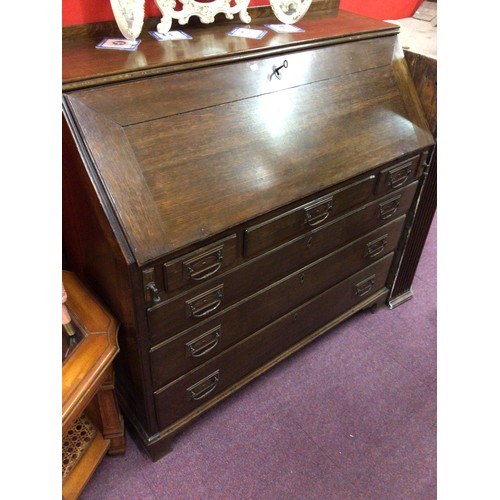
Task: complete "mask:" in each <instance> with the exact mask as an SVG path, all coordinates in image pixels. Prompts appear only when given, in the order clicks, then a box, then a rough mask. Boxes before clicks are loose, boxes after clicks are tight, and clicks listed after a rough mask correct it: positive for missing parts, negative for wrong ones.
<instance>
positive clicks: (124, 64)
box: [62, 10, 399, 90]
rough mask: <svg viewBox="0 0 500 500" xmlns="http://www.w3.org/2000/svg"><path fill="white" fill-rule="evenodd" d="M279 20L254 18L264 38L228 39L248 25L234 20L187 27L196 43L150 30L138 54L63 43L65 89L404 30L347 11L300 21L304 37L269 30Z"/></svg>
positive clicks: (88, 40) (90, 43) (91, 41)
mask: <svg viewBox="0 0 500 500" xmlns="http://www.w3.org/2000/svg"><path fill="white" fill-rule="evenodd" d="M250 14H251V11H250ZM277 22H278V20H277V19H276V18H267V19H265V18H261V19H255V20H252V23H251V24H250V25H249V27H250V28H254V29H266V30H267V34H266V35H265V36H264V37H263V38H262V39H259V40H254V39H249V38H237V37H231V36H228V32H229V31H230V30H231V29H232V28H234V26H235V25H239V26H243V24H242V23H241V22H239V23H237V22H236V21H234V20H233V21H227V20H224V21H222V22H220V23H219V22H218V23H215V24H211V25H208V26H205V25H202V26H191V25H188V26H187V27H182V29H183V30H185V31H188V32H189V34H190V35H191V36H192V39H191V40H183V41H180V40H178V41H175V42H159V41H158V40H156V39H155V38H153V37H152V36H151V35H150V34H149V33H147V31H146V29H145V28H144V29H143V31H142V33H141V34H140V37H139V39H140V40H141V43H140V45H139V47H138V48H137V49H136V50H135V51H133V52H129V51H117V50H99V49H96V48H95V46H96V45H97V43H98V42H99V41H100V40H101V39H102V38H103V37H102V35H94V36H87V37H85V38H72V39H63V44H62V82H63V89H65V90H66V89H70V88H78V87H81V86H82V85H90V84H92V85H93V84H100V83H107V82H109V81H116V80H124V79H131V78H139V77H143V76H147V75H150V74H155V73H162V72H168V71H175V70H177V69H178V68H179V67H182V66H186V65H188V66H197V65H198V66H199V65H206V64H211V63H216V62H217V61H218V60H220V59H221V58H223V59H228V58H229V59H230V58H244V57H245V56H254V55H255V54H258V53H259V52H261V51H267V52H270V51H273V50H274V51H277V52H279V51H280V50H283V49H289V48H291V47H294V46H296V45H301V44H304V43H314V42H317V43H321V42H323V41H328V40H332V39H343V38H346V37H347V38H349V37H360V36H363V35H367V34H375V35H376V34H383V33H385V32H391V31H392V32H398V31H399V27H398V26H395V25H393V24H389V23H386V22H383V21H378V20H375V19H371V18H368V17H364V16H359V15H357V14H353V13H350V12H346V11H342V10H338V11H334V12H329V11H327V12H325V11H321V12H311V13H308V14H306V16H305V17H304V18H303V19H302V20H301V21H300V22H299V23H298V26H300V27H301V28H302V29H304V31H303V32H299V33H275V32H273V31H272V30H271V29H269V28H265V26H264V24H268V23H277ZM172 29H176V28H175V27H173V28H172Z"/></svg>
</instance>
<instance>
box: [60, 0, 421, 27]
mask: <svg viewBox="0 0 500 500" xmlns="http://www.w3.org/2000/svg"><path fill="white" fill-rule="evenodd" d="M421 3H422V0H340V8H341V9H344V10H349V11H351V12H356V13H357V14H363V15H365V16H368V17H374V18H375V19H401V18H403V17H411V16H412V15H413V14H414V12H415V11H416V10H417V8H418V6H419V5H420V4H421ZM257 5H269V0H250V6H257ZM144 10H145V17H154V16H159V15H160V11H159V10H158V7H157V6H156V4H155V3H154V0H146V5H145V9H144ZM113 20H114V16H113V10H112V9H111V4H110V2H109V0H62V23H63V26H69V25H72V24H86V23H95V22H98V21H113Z"/></svg>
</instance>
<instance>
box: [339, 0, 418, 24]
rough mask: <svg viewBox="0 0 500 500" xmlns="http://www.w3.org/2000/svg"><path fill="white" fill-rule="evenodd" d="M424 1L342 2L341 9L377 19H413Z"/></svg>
mask: <svg viewBox="0 0 500 500" xmlns="http://www.w3.org/2000/svg"><path fill="white" fill-rule="evenodd" d="M421 3H422V0H340V8H341V9H344V10H349V11H350V12H356V14H362V15H363V16H368V17H373V18H375V19H380V20H382V21H383V20H384V19H402V18H404V17H411V16H413V14H415V11H416V10H417V9H418V7H420V4H421Z"/></svg>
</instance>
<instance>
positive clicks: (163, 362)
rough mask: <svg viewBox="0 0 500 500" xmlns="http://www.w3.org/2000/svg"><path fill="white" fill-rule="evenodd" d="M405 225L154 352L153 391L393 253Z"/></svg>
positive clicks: (389, 227) (368, 238)
mask: <svg viewBox="0 0 500 500" xmlns="http://www.w3.org/2000/svg"><path fill="white" fill-rule="evenodd" d="M404 221H405V217H404V216H403V217H401V218H399V219H397V220H395V221H393V222H391V223H390V224H386V225H385V226H383V227H381V228H379V229H377V230H375V231H373V232H371V233H369V234H367V235H365V236H363V237H362V238H360V239H358V240H356V241H355V242H353V243H352V244H350V245H347V246H346V247H343V248H342V249H340V250H338V251H336V252H333V253H332V254H330V255H328V256H326V257H324V258H322V259H319V260H318V261H316V262H315V263H314V264H312V265H311V266H308V267H305V268H303V269H302V270H301V271H298V272H297V273H294V274H292V275H291V276H289V277H288V278H286V279H284V280H281V281H279V282H278V283H275V284H274V285H273V286H271V287H268V288H267V289H265V290H263V291H262V292H259V293H257V294H255V295H253V296H252V297H250V298H248V299H246V300H243V301H241V302H239V303H238V304H236V305H235V306H234V307H230V308H228V310H227V311H226V312H225V313H223V314H219V315H218V316H217V317H216V318H213V319H211V320H209V321H208V322H205V323H203V325H201V324H200V326H197V327H195V328H191V329H190V330H188V331H186V332H184V333H181V334H179V335H177V336H175V337H173V338H171V339H169V340H167V341H164V342H162V343H161V344H159V345H157V346H154V347H153V348H152V349H151V351H150V357H151V368H152V375H153V385H154V387H155V388H156V387H159V386H161V385H164V384H165V383H167V382H168V381H170V380H173V379H174V378H176V377H178V376H180V375H182V374H183V373H186V372H188V371H189V370H192V369H193V368H195V367H196V366H199V365H200V364H202V363H205V362H206V361H207V360H209V359H211V358H212V357H214V356H216V355H217V354H219V353H220V352H222V351H223V350H224V349H227V348H228V347H229V346H231V345H232V344H234V343H236V342H238V341H239V340H241V339H242V338H243V337H245V336H246V335H249V334H250V333H252V331H255V330H256V329H258V328H261V327H263V326H265V324H266V323H268V322H270V321H272V320H273V319H275V318H276V317H279V316H281V315H282V314H284V313H286V312H287V311H288V310H290V308H292V307H296V306H298V305H300V304H301V303H302V302H304V301H305V300H308V299H309V298H311V297H312V296H314V295H316V294H317V293H320V292H322V291H323V290H325V289H327V288H328V287H329V286H331V285H332V284H334V283H337V282H339V281H341V280H343V279H345V278H346V277H348V276H349V275H350V274H352V273H353V272H355V271H357V270H358V269H361V268H363V267H365V266H367V265H369V264H371V263H372V262H374V261H375V260H377V259H379V258H381V257H383V256H385V255H387V254H388V253H390V252H392V251H394V250H395V249H396V247H397V245H398V242H399V239H400V235H401V231H402V229H403V226H404ZM360 287H361V285H360ZM360 293H361V292H360Z"/></svg>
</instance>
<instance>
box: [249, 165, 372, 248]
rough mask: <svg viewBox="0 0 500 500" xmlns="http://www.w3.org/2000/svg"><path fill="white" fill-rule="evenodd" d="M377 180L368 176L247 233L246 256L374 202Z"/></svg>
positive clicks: (259, 225)
mask: <svg viewBox="0 0 500 500" xmlns="http://www.w3.org/2000/svg"><path fill="white" fill-rule="evenodd" d="M375 180H376V176H375V175H374V174H371V175H367V176H365V177H363V178H362V179H359V180H357V181H355V182H352V183H350V184H348V185H347V186H344V187H342V188H341V189H338V190H336V191H333V192H332V193H330V194H327V195H325V196H321V197H320V198H317V199H316V200H313V201H311V202H309V203H306V204H304V205H301V206H300V207H297V208H294V209H293V210H290V211H288V212H285V213H284V214H281V215H278V216H277V217H274V218H272V219H271V220H267V221H265V222H262V223H260V224H257V225H255V226H250V227H248V228H246V229H245V243H244V255H245V257H250V256H252V255H256V254H258V253H259V252H262V251H263V250H265V249H267V248H271V247H273V246H275V245H277V244H279V243H281V242H283V241H286V240H288V239H291V238H294V237H297V236H299V235H300V234H303V233H305V232H307V231H310V230H311V229H314V228H315V227H318V226H320V225H324V224H326V223H327V222H330V221H331V220H332V219H334V218H335V217H337V216H338V215H340V214H342V213H345V212H346V211H347V210H349V209H353V208H355V207H360V206H361V205H363V204H364V203H366V202H367V201H369V200H370V199H371V198H373V190H374V187H375Z"/></svg>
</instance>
